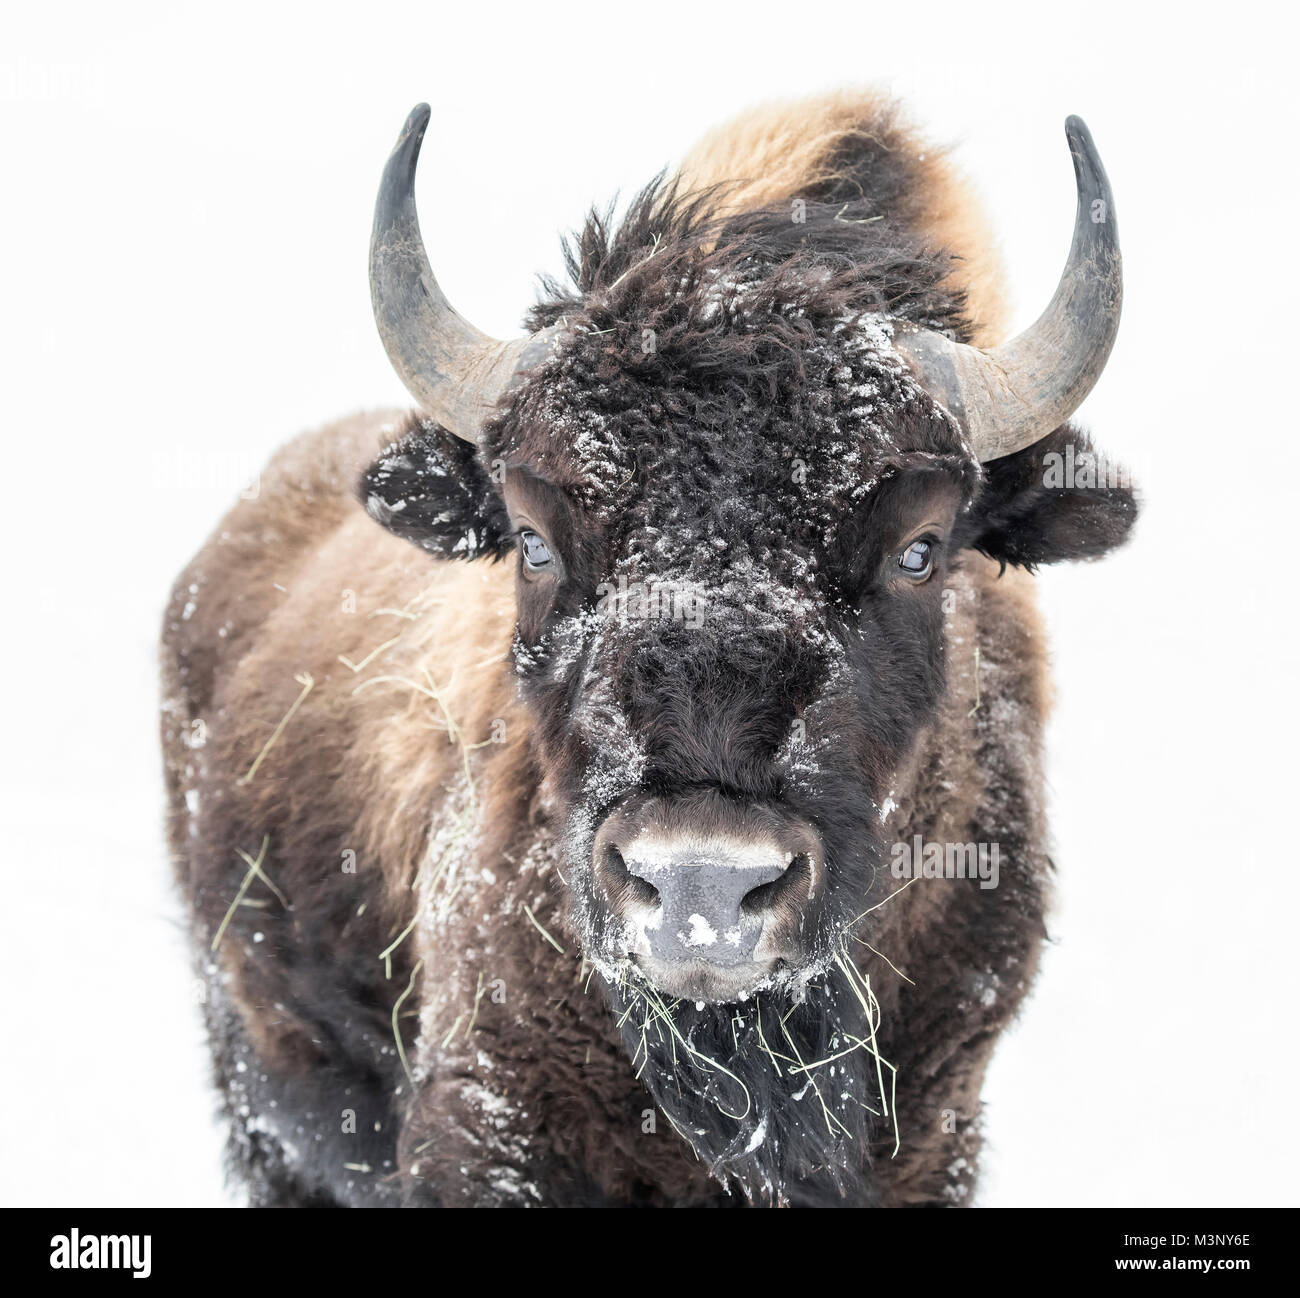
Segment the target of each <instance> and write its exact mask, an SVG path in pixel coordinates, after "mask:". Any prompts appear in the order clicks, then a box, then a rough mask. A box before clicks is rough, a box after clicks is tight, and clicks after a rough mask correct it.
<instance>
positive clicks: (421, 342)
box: [370, 104, 556, 442]
mask: <svg viewBox="0 0 1300 1298" xmlns="http://www.w3.org/2000/svg"><path fill="white" fill-rule="evenodd" d="M428 125H429V105H428V104H419V105H418V106H417V107H416V108H414V109H413V110H412V111H411V115H410V116H409V117H408V118H407V119H406V125H405V126H404V127H403V128H402V134H401V136H400V137H399V138H398V141H397V144H396V145H395V146H394V148H393V152H392V154H391V155H390V156H389V159H388V165H387V166H386V167H385V168H384V176H383V179H382V180H381V181H380V184H379V197H378V199H377V200H376V202H375V224H374V229H373V230H372V232H371V236H370V301H371V304H372V305H373V307H374V311H375V323H376V324H377V325H378V326H379V336H380V338H382V339H383V343H384V348H385V350H386V351H387V352H388V359H389V360H390V361H392V363H393V368H394V369H395V370H396V371H397V373H398V376H399V377H400V378H401V380H402V382H403V383H405V384H406V387H407V391H409V392H410V394H411V395H412V396H413V397H414V398H415V399H416V401H418V402H419V403H420V405H421V406H422V407H423V408H424V409H425V410H427V411H428V412H429V414H431V415H432V416H433V417H434V418H435V419H436V420H437V421H438V422H439V423H440V424H442V426H443V427H444V428H446V429H447V430H448V431H449V432H452V433H455V434H456V436H457V437H461V438H464V439H465V441H467V442H473V441H477V439H478V434H479V430H480V429H481V428H482V426H483V421H484V420H485V419H486V418H487V417H488V415H489V414H491V412H492V408H493V407H494V406H495V405H496V402H497V399H498V398H499V397H500V396H501V394H502V393H503V392H505V391H506V389H507V388H509V387H510V386H511V383H512V381H513V380H514V378H515V377H516V375H518V374H520V373H522V372H523V371H525V370H528V369H531V368H532V367H533V366H534V365H537V364H538V363H540V362H541V361H543V360H545V359H546V358H547V356H549V355H550V353H551V349H552V347H553V345H554V341H555V333H556V330H554V329H550V330H544V331H543V332H541V333H538V334H535V335H533V336H532V337H528V338H516V339H514V340H512V341H511V342H501V341H499V340H498V339H496V338H491V337H489V336H488V335H487V334H485V333H482V332H480V331H479V330H478V329H476V328H475V327H474V326H473V325H472V324H470V322H469V321H468V320H466V319H465V317H464V316H462V315H461V314H460V313H459V312H458V311H457V310H456V309H455V308H454V307H453V306H452V305H451V303H450V302H448V301H447V299H446V297H444V296H443V292H442V289H440V288H439V287H438V280H437V277H436V276H435V275H434V273H433V270H432V268H431V267H430V265H429V260H428V258H427V257H426V256H425V252H424V241H423V240H422V239H421V237H420V222H419V219H418V217H417V216H416V211H415V164H416V161H417V160H418V158H419V156H420V144H421V142H422V141H423V139H424V131H425V128H426V127H427V126H428Z"/></svg>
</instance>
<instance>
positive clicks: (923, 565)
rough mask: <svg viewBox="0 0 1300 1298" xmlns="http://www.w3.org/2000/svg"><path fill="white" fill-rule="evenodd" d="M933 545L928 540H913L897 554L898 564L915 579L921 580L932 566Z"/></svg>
mask: <svg viewBox="0 0 1300 1298" xmlns="http://www.w3.org/2000/svg"><path fill="white" fill-rule="evenodd" d="M933 550H934V547H933V546H932V545H931V544H930V542H929V541H913V542H912V544H911V545H909V546H908V547H907V549H906V550H904V551H903V553H902V554H900V555H899V556H898V566H899V567H900V568H902V570H903V571H904V572H905V573H907V575H908V576H909V577H911V578H912V579H913V580H915V581H922V580H924V579H925V578H926V577H928V576H929V575H930V569H931V568H933V567H934V554H933Z"/></svg>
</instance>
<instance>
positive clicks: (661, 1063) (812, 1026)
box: [605, 947, 895, 1207]
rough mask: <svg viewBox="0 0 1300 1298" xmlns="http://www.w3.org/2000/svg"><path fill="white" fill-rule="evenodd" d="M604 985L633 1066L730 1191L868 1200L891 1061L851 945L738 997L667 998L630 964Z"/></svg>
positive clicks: (883, 1133)
mask: <svg viewBox="0 0 1300 1298" xmlns="http://www.w3.org/2000/svg"><path fill="white" fill-rule="evenodd" d="M605 985H606V990H607V993H608V995H609V999H610V1002H611V1005H612V1007H613V1010H614V1014H615V1018H616V1020H617V1021H618V1025H619V1032H620V1034H621V1036H622V1040H623V1044H624V1046H625V1047H626V1049H627V1052H628V1054H629V1056H630V1057H631V1059H632V1065H633V1068H634V1070H635V1071H636V1072H637V1075H638V1076H639V1077H640V1078H641V1080H642V1081H643V1082H644V1083H645V1086H646V1089H647V1090H648V1091H649V1092H650V1095H651V1097H652V1098H653V1099H654V1101H655V1103H656V1105H658V1107H659V1109H660V1111H661V1112H662V1113H663V1115H664V1116H665V1117H666V1118H667V1119H668V1122H669V1123H670V1124H671V1126H672V1127H673V1129H674V1130H675V1131H676V1132H677V1133H678V1134H679V1135H680V1136H681V1137H682V1139H683V1140H685V1141H686V1142H687V1143H688V1144H689V1145H690V1146H691V1148H692V1149H693V1150H694V1151H695V1153H696V1155H697V1156H698V1157H699V1158H700V1159H701V1161H702V1162H704V1163H705V1165H706V1166H707V1167H708V1169H709V1171H710V1173H711V1174H712V1176H713V1177H714V1178H715V1179H716V1180H717V1181H719V1182H720V1183H721V1184H722V1186H723V1187H724V1188H725V1189H726V1190H727V1191H728V1193H730V1192H731V1191H732V1189H733V1188H734V1189H735V1190H737V1191H738V1192H739V1193H740V1194H742V1195H743V1196H744V1197H745V1199H747V1200H748V1201H749V1202H750V1203H763V1204H771V1205H778V1206H786V1205H799V1206H809V1207H812V1206H834V1205H836V1204H840V1205H844V1204H852V1205H854V1206H869V1205H871V1204H872V1203H873V1202H874V1200H875V1198H876V1195H875V1190H874V1185H873V1180H872V1177H871V1166H870V1157H871V1148H870V1147H871V1141H872V1140H873V1139H876V1140H882V1139H883V1140H884V1141H885V1146H886V1148H887V1149H889V1148H894V1146H895V1128H894V1125H893V1124H894V1117H893V1113H894V1095H893V1091H894V1087H893V1074H894V1070H893V1067H892V1065H890V1064H889V1063H888V1061H887V1060H885V1059H883V1058H882V1057H881V1056H880V1054H879V1052H878V1051H877V1049H876V1045H875V1041H876V1034H877V1032H878V1031H879V1027H880V1010H879V1006H878V1005H877V1004H876V1001H875V998H874V996H873V995H872V993H871V989H870V985H869V982H868V981H867V979H866V978H865V977H864V976H863V975H862V974H861V973H859V972H858V971H857V967H856V965H855V964H854V963H853V962H852V961H851V959H850V958H849V955H848V952H847V949H846V948H844V947H841V949H840V951H839V952H838V953H837V954H836V956H834V957H833V958H832V959H831V960H830V961H828V962H826V966H825V968H824V971H822V972H820V973H818V974H816V975H814V976H812V977H806V976H805V977H803V978H801V979H800V980H798V981H797V982H796V981H794V980H792V979H789V978H788V977H787V978H786V979H785V980H784V982H776V983H774V985H773V986H772V987H771V988H769V989H767V990H765V991H762V992H757V993H755V994H754V995H752V996H751V997H750V998H749V999H748V1000H745V1001H741V1002H737V1003H734V1004H722V1005H715V1004H703V1003H694V1002H688V1001H670V1000H667V999H666V998H664V997H663V996H662V995H661V994H659V993H658V992H657V991H656V990H655V988H653V987H652V986H650V985H649V984H648V983H647V982H645V981H644V979H642V978H640V977H639V976H637V974H636V973H635V971H633V972H631V973H627V974H625V975H624V976H623V977H621V978H620V979H619V980H617V981H612V982H611V981H606V983H605Z"/></svg>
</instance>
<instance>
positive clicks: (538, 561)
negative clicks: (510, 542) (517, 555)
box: [519, 529, 551, 572]
mask: <svg viewBox="0 0 1300 1298" xmlns="http://www.w3.org/2000/svg"><path fill="white" fill-rule="evenodd" d="M519 544H520V547H521V548H522V550H523V552H524V566H525V567H526V568H527V569H528V570H529V571H530V572H540V571H541V570H542V569H543V568H546V567H548V566H549V565H550V562H551V552H550V550H548V549H547V548H546V542H545V541H543V540H542V538H541V537H540V536H538V535H537V533H536V532H530V531H528V530H527V529H525V530H524V531H522V532H520V533H519Z"/></svg>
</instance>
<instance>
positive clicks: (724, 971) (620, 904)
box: [593, 800, 822, 999]
mask: <svg viewBox="0 0 1300 1298" xmlns="http://www.w3.org/2000/svg"><path fill="white" fill-rule="evenodd" d="M593 852H594V861H593V866H594V869H595V875H596V879H597V881H598V883H599V884H600V887H601V890H602V892H603V893H604V896H605V898H606V899H607V901H608V903H609V905H610V908H611V910H612V912H613V915H614V917H615V918H616V919H617V920H618V921H619V925H620V928H619V931H621V932H622V933H624V934H625V941H626V953H627V954H629V955H631V956H633V957H634V958H635V959H636V961H637V962H638V963H639V964H640V965H641V968H642V970H643V972H644V973H646V974H647V976H649V977H650V978H651V980H652V981H654V982H656V983H657V984H659V985H660V986H661V987H662V988H663V989H664V990H665V991H671V992H673V993H674V994H678V995H693V996H698V995H706V996H707V997H709V998H713V999H727V998H730V997H731V996H732V995H733V994H738V993H739V992H740V991H742V990H744V989H746V988H752V987H753V985H754V984H755V983H756V982H758V981H759V980H760V979H761V978H762V977H763V976H764V975H765V974H767V973H769V972H771V970H772V969H773V968H774V967H775V966H776V964H777V963H778V962H779V961H785V962H786V963H788V964H792V965H799V964H801V963H802V962H803V959H804V958H805V956H806V946H807V943H806V940H805V939H806V933H805V929H806V928H807V927H809V926H808V924H807V920H808V917H809V913H810V911H811V909H812V907H813V905H814V903H815V901H816V900H817V898H818V896H819V892H820V886H821V876H822V866H821V852H820V839H819V838H818V837H817V835H816V832H815V831H814V830H813V829H812V827H811V826H810V825H808V824H806V823H805V822H803V821H798V820H792V819H790V818H787V817H783V816H782V815H780V814H779V813H777V812H773V811H771V810H767V809H763V808H754V807H748V808H734V807H730V806H728V805H727V804H725V803H720V802H719V801H717V800H708V801H705V802H700V801H699V800H694V801H691V802H688V803H686V804H680V803H663V802H652V803H649V804H646V805H643V806H638V807H635V808H632V809H629V810H627V811H624V812H623V813H622V814H616V815H614V816H611V817H610V819H608V820H607V821H606V822H605V823H604V824H603V825H602V826H601V829H600V831H599V833H598V834H597V835H596V840H595V843H594V845H593ZM702 989H703V990H702Z"/></svg>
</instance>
